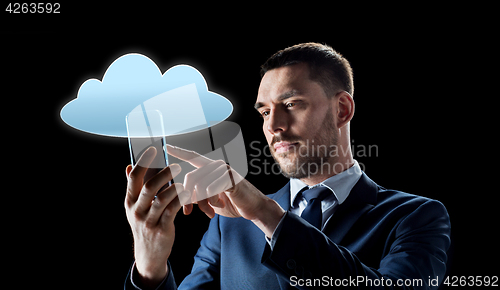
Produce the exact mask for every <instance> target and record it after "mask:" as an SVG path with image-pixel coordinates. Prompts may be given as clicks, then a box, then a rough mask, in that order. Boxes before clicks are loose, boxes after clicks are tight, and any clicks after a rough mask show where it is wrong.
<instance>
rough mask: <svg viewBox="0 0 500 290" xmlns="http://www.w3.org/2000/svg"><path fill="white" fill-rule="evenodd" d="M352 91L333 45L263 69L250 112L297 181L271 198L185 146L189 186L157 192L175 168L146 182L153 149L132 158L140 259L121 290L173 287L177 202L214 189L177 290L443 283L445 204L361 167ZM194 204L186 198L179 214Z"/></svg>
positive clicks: (295, 49) (285, 53) (286, 54)
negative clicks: (352, 131)
mask: <svg viewBox="0 0 500 290" xmlns="http://www.w3.org/2000/svg"><path fill="white" fill-rule="evenodd" d="M353 95H354V85H353V77H352V70H351V67H350V65H349V62H348V61H347V60H346V59H345V58H344V57H343V56H342V55H340V54H339V53H338V52H336V51H335V50H333V49H332V48H331V47H329V46H327V45H322V44H317V43H304V44H299V45H295V46H292V47H289V48H286V49H284V50H281V51H279V52H277V53H276V54H274V55H273V56H271V57H270V58H269V59H268V60H267V62H266V63H265V64H264V65H263V66H262V79H261V83H260V87H259V91H258V95H257V100H256V103H255V109H256V110H257V111H258V112H259V114H260V115H261V116H262V119H263V125H262V129H263V131H264V135H265V137H266V140H267V142H268V144H269V148H270V151H271V153H272V155H273V157H274V159H275V160H276V162H277V163H278V164H279V165H280V167H281V169H282V173H283V174H284V175H285V176H287V177H288V178H290V181H289V182H288V183H287V184H286V185H285V186H284V187H283V188H282V189H280V190H279V191H278V192H276V193H275V194H272V195H267V196H266V195H264V194H263V193H262V192H261V191H260V190H259V189H258V188H257V187H259V188H261V189H263V190H265V187H266V184H256V185H257V187H256V186H254V185H252V184H250V183H249V182H248V181H246V180H245V179H243V178H242V177H241V176H240V175H239V174H238V173H237V172H235V171H234V170H233V169H232V168H230V167H229V166H228V165H227V164H226V163H224V162H223V161H220V160H210V159H208V158H206V157H203V156H200V155H198V154H197V153H196V152H192V151H186V150H183V149H182V148H176V147H171V146H170V147H168V152H169V154H171V155H174V156H176V157H178V158H180V159H182V160H186V161H188V162H190V163H191V164H192V165H194V166H195V167H196V168H197V169H196V170H194V171H192V172H190V173H189V174H187V175H186V178H185V182H184V184H183V185H182V184H175V185H172V186H170V187H168V188H167V189H163V190H161V191H160V188H162V187H163V185H165V184H166V183H167V182H168V181H169V180H171V179H172V178H174V177H175V176H176V174H178V173H179V171H180V166H178V165H176V164H172V165H171V166H169V167H167V168H165V169H164V170H162V171H161V172H160V173H158V174H157V175H155V176H154V177H152V178H151V179H149V180H147V181H146V182H145V183H144V180H143V179H144V178H143V177H144V174H145V172H146V170H147V166H148V164H149V163H151V161H152V159H153V157H154V156H155V154H156V151H155V149H154V148H151V149H149V150H148V151H146V152H145V153H144V154H143V156H142V157H141V159H140V160H139V161H138V165H137V166H135V167H134V168H132V167H131V166H130V165H129V166H128V167H127V168H126V174H127V178H128V186H127V194H126V198H125V208H126V212H127V218H128V221H129V223H130V226H131V228H132V232H133V236H134V255H135V263H134V264H133V265H132V267H131V270H130V272H129V275H128V277H127V279H126V282H125V289H176V288H177V285H176V283H175V280H174V272H175V265H171V264H170V262H169V261H168V258H169V255H170V253H171V250H172V245H173V243H174V239H175V229H174V218H175V215H176V213H177V212H178V211H179V210H180V209H181V207H182V206H181V203H180V202H179V199H183V198H189V197H190V196H191V195H193V194H198V195H206V196H211V197H210V198H207V199H204V200H202V201H199V202H198V206H199V208H200V209H201V210H202V211H204V212H205V213H206V214H207V215H208V216H209V217H210V218H211V221H210V225H209V228H208V230H207V232H206V233H205V235H204V237H203V239H202V240H201V245H200V248H199V250H198V252H197V254H196V256H195V261H194V265H193V268H192V272H191V274H190V275H188V276H187V277H186V278H185V279H184V280H183V281H182V283H180V285H179V289H181V288H182V289H294V288H299V289H310V288H312V287H315V286H350V287H353V288H383V287H387V288H400V289H403V288H422V289H431V288H437V286H438V285H439V284H440V283H441V281H442V280H443V277H444V274H445V271H446V261H447V250H448V247H449V245H450V220H449V217H448V214H447V211H446V209H445V207H444V206H443V205H442V204H441V203H440V202H438V201H436V200H432V199H429V198H425V197H420V196H416V195H411V194H407V193H403V192H400V191H396V190H388V189H385V188H383V187H381V186H379V185H377V184H376V183H375V182H373V181H372V180H371V179H369V178H368V176H367V175H366V174H365V173H364V172H362V171H361V169H360V167H359V164H358V163H357V162H356V160H354V159H353V157H352V152H351V151H350V135H349V122H350V121H351V119H352V118H353V115H354V108H355V106H354V100H353ZM394 167H395V168H394V170H398V168H397V165H395V166H394ZM388 174H390V172H388ZM192 209H193V205H192V204H190V205H185V206H184V208H183V210H184V214H189V213H190V212H191V211H192ZM177 234H186V233H182V232H177ZM186 258H187V259H189V258H190V257H186Z"/></svg>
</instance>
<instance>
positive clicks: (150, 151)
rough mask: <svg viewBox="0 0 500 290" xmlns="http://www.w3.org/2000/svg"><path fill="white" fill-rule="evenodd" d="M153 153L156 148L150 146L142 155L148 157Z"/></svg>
mask: <svg viewBox="0 0 500 290" xmlns="http://www.w3.org/2000/svg"><path fill="white" fill-rule="evenodd" d="M155 153H156V148H155V147H153V146H151V147H149V148H148V149H147V150H146V151H145V152H144V155H145V156H148V157H149V156H151V155H153V154H155Z"/></svg>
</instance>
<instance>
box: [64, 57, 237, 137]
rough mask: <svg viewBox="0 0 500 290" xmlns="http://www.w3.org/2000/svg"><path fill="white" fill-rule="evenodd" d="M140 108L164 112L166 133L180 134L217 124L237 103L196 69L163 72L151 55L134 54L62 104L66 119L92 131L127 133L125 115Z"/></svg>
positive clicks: (106, 134)
mask: <svg viewBox="0 0 500 290" xmlns="http://www.w3.org/2000/svg"><path fill="white" fill-rule="evenodd" d="M137 110H142V111H145V110H156V111H159V112H160V113H161V115H162V120H163V122H164V124H163V127H164V128H163V130H164V133H165V134H166V135H175V134H181V133H188V132H192V131H196V130H199V129H202V128H207V127H209V126H213V125H215V124H218V123H220V122H222V121H224V120H225V119H227V118H228V117H229V116H230V115H231V113H232V111H233V106H232V104H231V102H230V101H229V100H228V99H226V98H225V97H223V96H221V95H219V94H216V93H214V92H211V91H209V90H208V87H207V83H206V81H205V79H204V78H203V75H202V74H201V73H200V72H199V71H198V70H197V69H195V68H194V67H192V66H189V65H177V66H174V67H172V68H170V69H168V70H167V71H166V72H165V73H164V74H163V75H162V74H161V71H160V69H159V68H158V66H157V65H156V64H155V63H154V62H153V61H152V60H151V59H149V58H148V57H147V56H144V55H141V54H137V53H131V54H126V55H124V56H121V57H119V58H118V59H116V60H115V61H114V62H113V63H112V64H111V65H110V66H109V67H108V69H107V70H106V72H105V74H104V77H103V78H102V81H99V80H97V79H89V80H87V81H85V82H84V83H83V84H82V85H81V86H80V89H79V91H78V95H77V98H76V99H74V100H72V101H70V102H69V103H67V104H66V105H65V106H64V107H63V108H62V110H61V119H62V120H63V121H64V122H65V123H66V124H68V125H69V126H71V127H73V128H76V129H78V130H81V131H85V132H88V133H93V134H98V135H104V136H114V137H127V136H128V132H127V126H126V121H125V119H126V116H127V115H128V114H130V113H131V112H134V111H137ZM136 137H140V136H136Z"/></svg>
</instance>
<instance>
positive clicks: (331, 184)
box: [290, 160, 361, 204]
mask: <svg viewBox="0 0 500 290" xmlns="http://www.w3.org/2000/svg"><path fill="white" fill-rule="evenodd" d="M360 177H361V168H360V167H359V163H358V161H356V160H354V165H353V166H351V167H350V168H348V169H347V170H344V171H342V172H341V173H339V174H336V175H334V176H332V177H330V178H328V179H326V180H324V181H323V182H320V183H319V184H316V185H313V186H308V185H307V184H305V183H304V182H302V181H301V180H300V179H295V178H291V179H290V204H294V201H295V198H296V197H297V194H298V193H299V192H300V191H301V190H302V189H303V188H304V187H309V188H313V187H316V186H325V187H328V188H329V189H330V190H331V191H332V192H333V194H334V195H335V198H337V200H338V202H339V204H342V203H343V202H344V201H345V200H346V199H347V197H348V196H349V193H350V192H351V189H352V188H353V187H354V185H355V184H356V183H357V182H358V180H359V178H360Z"/></svg>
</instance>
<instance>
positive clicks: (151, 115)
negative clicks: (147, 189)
mask: <svg viewBox="0 0 500 290" xmlns="http://www.w3.org/2000/svg"><path fill="white" fill-rule="evenodd" d="M126 123H127V132H128V142H129V148H130V159H131V161H132V166H134V167H135V166H136V165H137V161H138V160H139V158H140V157H141V156H142V154H143V153H144V151H146V150H147V149H148V148H149V147H151V146H153V147H155V148H156V156H155V159H154V160H153V162H152V163H151V164H150V165H149V167H148V170H147V171H146V174H145V176H144V182H146V181H148V180H149V179H150V178H151V177H153V176H155V175H156V174H157V173H158V172H160V171H161V170H162V169H163V168H165V167H167V166H168V155H167V152H166V147H165V144H166V139H165V135H164V132H165V130H164V128H163V118H162V115H161V112H160V111H158V110H134V111H132V112H131V113H129V114H128V115H127V117H126ZM172 183H173V180H172V181H170V182H168V184H166V185H164V186H163V187H162V188H161V189H160V190H159V191H161V190H163V189H164V188H166V187H168V186H170V185H172Z"/></svg>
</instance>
